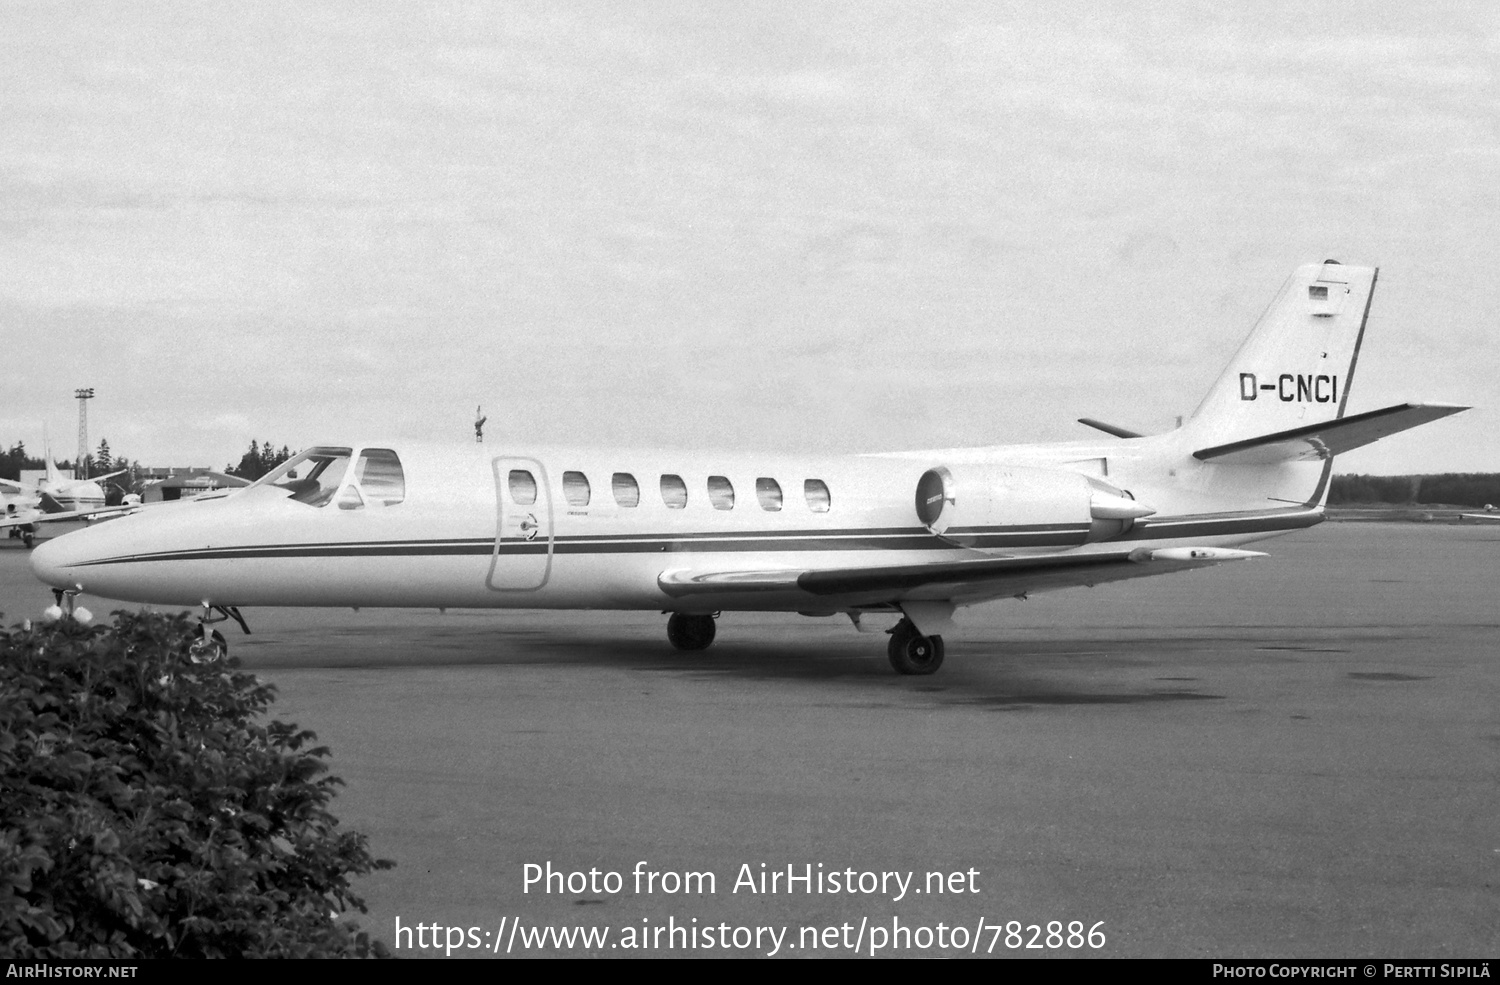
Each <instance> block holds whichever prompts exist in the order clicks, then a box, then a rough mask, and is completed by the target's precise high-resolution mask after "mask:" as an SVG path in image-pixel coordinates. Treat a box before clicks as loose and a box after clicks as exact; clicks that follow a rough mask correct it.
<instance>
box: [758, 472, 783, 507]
mask: <svg viewBox="0 0 1500 985" xmlns="http://www.w3.org/2000/svg"><path fill="white" fill-rule="evenodd" d="M755 498H756V499H758V500H760V508H761V509H763V510H768V511H770V512H772V513H775V512H776V511H777V510H779V509H781V483H779V482H777V481H776V480H775V479H766V478H760V479H756V480H755Z"/></svg>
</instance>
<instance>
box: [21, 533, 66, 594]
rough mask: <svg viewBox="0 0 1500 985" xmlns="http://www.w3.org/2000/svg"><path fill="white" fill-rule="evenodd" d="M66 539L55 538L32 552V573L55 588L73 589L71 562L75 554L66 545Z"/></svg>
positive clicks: (44, 542)
mask: <svg viewBox="0 0 1500 985" xmlns="http://www.w3.org/2000/svg"><path fill="white" fill-rule="evenodd" d="M66 540H67V538H66V537H54V538H52V539H51V540H47V541H43V542H42V543H41V544H38V545H37V546H36V548H35V549H34V550H32V552H31V573H32V574H34V575H36V576H37V577H38V578H40V579H41V580H42V581H44V582H46V583H47V584H49V585H51V586H52V587H53V588H72V587H73V581H74V578H73V575H72V573H71V571H70V570H69V562H70V561H71V560H72V556H73V552H72V551H71V550H69V549H68V545H67V544H66V543H64V541H66Z"/></svg>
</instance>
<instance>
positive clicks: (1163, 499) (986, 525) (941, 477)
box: [32, 261, 1467, 674]
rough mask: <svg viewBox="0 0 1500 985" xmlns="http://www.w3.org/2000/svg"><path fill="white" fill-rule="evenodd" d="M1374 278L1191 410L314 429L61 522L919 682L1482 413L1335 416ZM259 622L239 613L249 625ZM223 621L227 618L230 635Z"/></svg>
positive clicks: (1348, 274) (166, 595) (1282, 311)
mask: <svg viewBox="0 0 1500 985" xmlns="http://www.w3.org/2000/svg"><path fill="white" fill-rule="evenodd" d="M1375 275H1376V271H1375V270H1374V269H1372V268H1369V267H1353V266H1342V265H1340V264H1338V263H1336V262H1334V261H1328V262H1325V263H1319V264H1310V265H1308V266H1304V267H1302V268H1300V269H1299V270H1297V271H1296V273H1294V274H1293V275H1292V277H1291V279H1290V280H1288V281H1287V283H1286V285H1285V286H1284V287H1283V288H1282V290H1281V293H1280V295H1279V296H1278V297H1277V298H1276V300H1275V302H1273V304H1272V305H1271V307H1270V308H1269V309H1268V310H1267V312H1266V314H1265V315H1264V316H1263V317H1262V319H1261V321H1260V323H1259V324H1258V325H1257V326H1256V328H1255V330H1254V332H1253V333H1252V334H1251V335H1250V337H1249V339H1248V340H1246V342H1245V343H1244V344H1243V345H1242V346H1241V348H1240V350H1239V352H1238V353H1237V354H1236V355H1235V357H1234V359H1233V360H1232V361H1231V362H1230V364H1229V366H1228V368H1227V369H1225V370H1224V373H1223V375H1221V376H1220V377H1219V379H1218V382H1216V383H1215V384H1214V385H1213V387H1212V388H1211V389H1210V390H1209V392H1208V395H1207V396H1206V397H1205V398H1204V399H1203V402H1202V404H1201V405H1200V406H1199V407H1198V409H1197V410H1196V411H1195V412H1194V414H1193V415H1192V416H1191V417H1190V418H1189V419H1188V420H1187V421H1186V422H1185V423H1184V424H1182V425H1181V426H1180V427H1178V428H1177V429H1176V430H1173V431H1171V432H1169V433H1167V434H1160V435H1154V436H1143V435H1139V434H1136V433H1134V432H1131V431H1127V430H1125V429H1123V428H1118V427H1114V426H1111V425H1107V424H1100V423H1098V422H1094V421H1088V420H1085V421H1084V423H1088V424H1091V425H1092V426H1094V427H1096V428H1099V429H1100V430H1103V431H1105V432H1107V433H1109V434H1110V435H1111V436H1112V437H1110V438H1109V439H1107V440H1093V441H1085V442H1069V443H1064V444H1048V445H999V446H989V447H983V448H961V449H944V450H937V451H915V452H899V453H893V454H885V455H866V456H846V457H810V456H809V457H798V456H784V455H770V454H757V453H747V452H731V451H717V452H713V451H710V452H675V451H665V450H656V449H636V450H630V449H622V448H567V447H530V446H525V445H520V444H516V445H513V446H506V447H500V448H495V447H493V446H488V445H483V444H470V445H465V446H461V447H460V446H454V447H441V448H422V447H409V446H407V445H403V444H399V443H369V444H363V445H359V444H343V445H323V446H319V447H315V448H312V449H309V450H308V451H305V452H303V453H302V454H300V455H298V456H296V457H295V458H293V459H291V460H290V461H288V462H286V463H285V464H283V465H282V466H281V467H280V468H278V469H276V470H275V471H273V472H271V473H270V474H268V475H267V476H265V477H264V478H263V479H261V480H260V481H258V482H256V483H255V484H253V485H251V486H249V487H247V488H245V489H241V490H235V491H232V492H226V493H223V494H210V495H208V496H204V497H200V498H199V499H197V500H194V501H192V502H189V503H183V504H180V505H178V504H173V505H171V506H168V507H164V508H161V509H158V510H155V511H142V512H140V513H136V514H133V515H130V516H126V517H123V518H121V519H119V520H115V521H111V522H110V523H108V524H104V525H102V526H100V527H97V528H94V529H90V530H81V531H76V532H73V533H69V534H66V535H64V536H62V537H58V538H55V539H54V540H52V541H51V542H49V543H47V544H44V545H42V546H41V547H39V548H37V550H36V551H35V552H34V553H33V555H32V568H33V570H34V571H35V572H36V574H37V576H38V577H40V578H41V579H42V580H43V581H45V582H47V583H48V584H50V585H52V586H54V588H55V589H56V590H57V591H58V592H59V595H60V601H61V600H62V596H63V595H64V594H72V593H78V592H84V591H86V592H90V593H93V594H96V595H103V596H106V597H109V598H115V599H126V600H130V601H137V602H153V603H161V604H167V605H189V606H195V605H201V606H203V609H204V617H205V625H204V638H205V640H208V639H209V637H210V630H209V629H208V628H207V624H208V622H211V621H219V620H222V619H224V618H231V617H232V618H234V619H235V620H236V621H238V622H239V623H240V625H241V627H242V628H243V627H244V625H245V624H244V620H243V619H242V618H241V616H240V612H239V608H240V607H242V606H253V605H293V606H355V607H358V606H414V607H415V606H421V607H491V608H518V609H524V608H588V609H648V610H660V611H662V612H664V613H666V614H669V618H668V620H667V637H668V639H669V640H670V641H671V642H672V644H673V645H674V646H676V647H678V648H679V649H684V650H697V649H702V648H703V647H706V646H708V645H709V643H711V642H712V641H713V638H714V617H715V615H716V614H717V613H719V612H721V611H729V610H757V611H780V612H799V613H803V614H805V615H815V616H826V615H837V614H844V615H847V616H848V617H849V618H850V619H851V621H852V622H853V623H854V625H855V626H856V627H857V628H859V629H861V630H866V631H872V632H888V633H889V634H890V642H889V647H888V655H889V658H890V662H891V664H892V665H893V666H894V667H895V669H896V670H897V671H899V672H901V673H904V674H930V673H932V672H933V671H935V670H937V668H938V666H939V665H940V664H941V663H942V661H943V636H944V634H948V633H950V632H951V631H952V626H953V621H952V620H953V614H954V612H955V610H957V609H959V608H961V607H964V606H968V605H973V604H975V603H978V602H986V601H990V600H992V599H1000V598H1011V597H1017V598H1019V597H1025V596H1026V595H1028V594H1030V593H1033V592H1042V591H1050V590H1052V589H1059V588H1069V587H1073V586H1080V585H1097V584H1100V583H1102V582H1109V581H1116V580H1120V579H1125V578H1135V577H1141V576H1145V575H1153V574H1161V573H1168V572H1175V571H1183V570H1187V569H1192V568H1199V567H1204V566H1207V565H1213V564H1217V563H1220V562H1224V561H1234V560H1240V559H1245V558H1251V557H1257V556H1260V555H1259V554H1258V553H1257V552H1254V551H1246V550H1241V549H1239V545H1243V544H1246V543H1249V542H1252V541H1257V540H1260V539H1262V538H1266V537H1271V536H1274V535H1276V534H1281V533H1285V532H1287V531H1290V530H1296V529H1299V528H1303V527H1308V526H1311V525H1313V524H1315V523H1318V522H1319V521H1321V520H1322V519H1323V504H1324V500H1325V498H1326V496H1327V493H1328V485H1329V476H1330V473H1331V471H1332V459H1333V456H1334V455H1336V454H1338V453H1339V452H1343V451H1348V450H1349V449H1352V448H1357V447H1359V446H1361V445H1365V444H1368V443H1369V442H1371V441H1375V440H1377V439H1379V438H1382V437H1385V436H1386V435H1390V434H1394V433H1395V432H1398V431H1402V430H1405V429H1407V428H1411V427H1415V426H1417V425H1419V424H1424V423H1426V422H1429V421H1433V420H1436V419H1438V418H1441V417H1445V416H1447V415H1449V414H1453V413H1457V412H1458V411H1461V410H1465V409H1467V408H1464V407H1458V406H1453V405H1446V404H1397V405H1395V406H1391V407H1386V408H1384V409H1381V410H1375V411H1370V412H1368V413H1363V414H1357V415H1354V416H1351V417H1345V416H1344V406H1345V404H1346V402H1347V401H1348V399H1349V388H1350V384H1351V382H1352V377H1353V374H1354V367H1355V361H1356V359H1357V357H1358V355H1359V348H1360V343H1361V341H1362V339H1363V333H1364V326H1365V320H1366V317H1367V315H1368V313H1369V302H1370V296H1371V292H1372V289H1373V288H1374V284H1375ZM247 631H248V630H247ZM214 635H216V634H214Z"/></svg>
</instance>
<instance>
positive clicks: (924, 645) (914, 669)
mask: <svg viewBox="0 0 1500 985" xmlns="http://www.w3.org/2000/svg"><path fill="white" fill-rule="evenodd" d="M885 652H886V656H887V657H889V658H890V661H891V666H892V667H893V668H895V670H896V673H898V674H932V673H936V672H937V669H938V668H939V667H941V666H942V665H943V638H942V637H941V636H923V635H922V634H921V633H919V632H917V627H916V626H913V625H912V623H911V620H910V619H903V620H901V621H900V622H899V623H897V624H896V628H895V629H893V630H891V642H890V643H889V645H887V647H886V651H885Z"/></svg>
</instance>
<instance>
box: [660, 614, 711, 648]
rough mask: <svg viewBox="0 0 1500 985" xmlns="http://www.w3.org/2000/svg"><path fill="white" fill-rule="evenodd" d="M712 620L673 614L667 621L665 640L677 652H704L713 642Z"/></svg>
mask: <svg viewBox="0 0 1500 985" xmlns="http://www.w3.org/2000/svg"><path fill="white" fill-rule="evenodd" d="M714 618H715V617H714V616H698V615H689V614H688V613H686V612H674V613H672V617H671V618H670V619H668V620H667V639H668V640H670V641H671V643H672V645H673V646H675V647H676V648H677V649H679V650H706V649H708V645H709V644H710V643H712V642H713V641H714Z"/></svg>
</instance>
